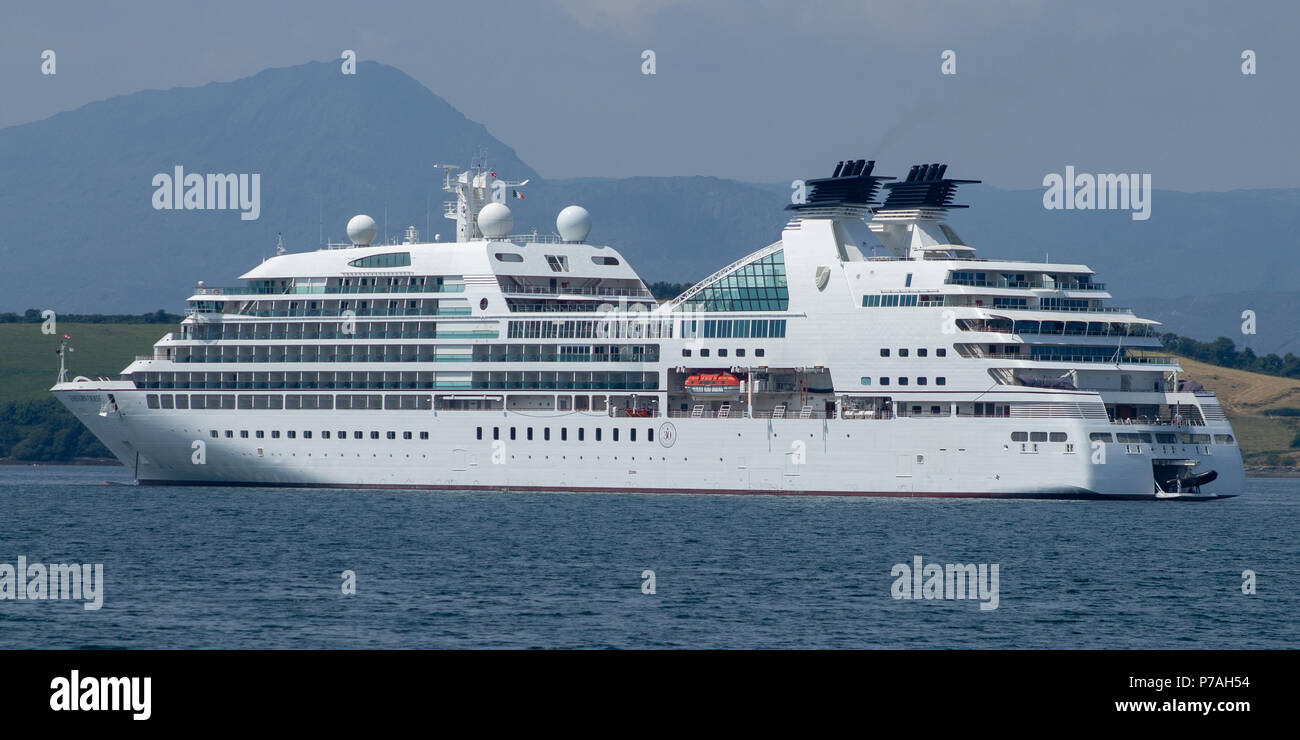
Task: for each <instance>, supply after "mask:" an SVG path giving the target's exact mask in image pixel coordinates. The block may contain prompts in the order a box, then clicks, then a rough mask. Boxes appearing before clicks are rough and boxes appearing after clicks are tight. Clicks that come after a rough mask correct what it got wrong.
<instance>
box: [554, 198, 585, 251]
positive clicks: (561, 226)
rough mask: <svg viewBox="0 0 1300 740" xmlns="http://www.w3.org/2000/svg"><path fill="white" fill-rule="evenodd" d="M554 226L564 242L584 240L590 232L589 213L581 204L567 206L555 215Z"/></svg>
mask: <svg viewBox="0 0 1300 740" xmlns="http://www.w3.org/2000/svg"><path fill="white" fill-rule="evenodd" d="M555 228H556V230H557V231H559V232H560V238H561V239H563V240H564V241H566V242H581V241H585V240H586V238H587V235H588V234H590V233H591V214H590V213H587V209H586V208H583V207H582V206H568V207H566V208H565V209H564V210H563V211H560V215H558V216H556V217H555Z"/></svg>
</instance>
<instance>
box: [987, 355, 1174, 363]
mask: <svg viewBox="0 0 1300 740" xmlns="http://www.w3.org/2000/svg"><path fill="white" fill-rule="evenodd" d="M989 357H991V358H993V359H999V360H1029V361H1030V362H1095V363H1101V364H1103V365H1174V364H1176V363H1177V360H1175V359H1174V358H1173V357H1171V356H1168V355H1145V356H1142V357H1137V356H1133V355H1123V356H1120V357H1114V356H1106V355H1069V354H1042V355H1031V356H1028V357H1025V356H1019V355H989Z"/></svg>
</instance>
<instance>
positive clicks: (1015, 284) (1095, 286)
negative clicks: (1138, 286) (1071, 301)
mask: <svg viewBox="0 0 1300 740" xmlns="http://www.w3.org/2000/svg"><path fill="white" fill-rule="evenodd" d="M943 282H944V284H945V285H964V286H969V287H973V288H1021V289H1023V288H1045V289H1047V290H1105V289H1106V284H1105V283H1060V282H1054V283H1049V282H1046V281H1043V280H974V279H966V278H947V279H946V280H944V281H943Z"/></svg>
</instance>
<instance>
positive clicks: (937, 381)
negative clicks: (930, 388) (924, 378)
mask: <svg viewBox="0 0 1300 740" xmlns="http://www.w3.org/2000/svg"><path fill="white" fill-rule="evenodd" d="M934 384H935V385H948V379H947V378H945V377H942V376H941V377H938V378H935V379H934Z"/></svg>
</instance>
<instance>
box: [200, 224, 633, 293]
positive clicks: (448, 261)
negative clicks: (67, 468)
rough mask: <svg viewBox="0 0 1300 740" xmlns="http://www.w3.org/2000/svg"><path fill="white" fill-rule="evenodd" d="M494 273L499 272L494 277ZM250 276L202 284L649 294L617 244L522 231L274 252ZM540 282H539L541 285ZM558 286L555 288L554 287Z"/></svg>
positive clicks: (257, 288)
mask: <svg viewBox="0 0 1300 740" xmlns="http://www.w3.org/2000/svg"><path fill="white" fill-rule="evenodd" d="M494 278H495V279H494ZM240 279H241V280H246V281H248V283H247V284H246V285H242V286H234V287H206V286H201V287H199V288H198V289H196V291H195V293H194V295H193V296H191V299H190V300H211V299H212V297H213V296H268V297H269V296H277V295H321V294H354V293H377V294H387V293H392V294H405V293H456V292H464V291H465V286H466V283H467V282H477V283H480V284H489V285H494V284H497V283H498V281H500V287H501V289H502V290H503V292H518V293H544V292H548V291H551V292H557V291H560V288H559V287H558V285H559V283H557V285H556V286H552V285H551V280H552V279H558V280H559V282H560V283H563V284H564V290H563V292H565V293H572V294H574V295H597V296H606V295H608V296H619V295H630V296H648V295H649V293H648V291H645V289H644V286H643V284H642V283H641V280H640V277H639V276H638V275H637V274H636V271H635V270H633V269H632V267H631V266H630V265H628V264H627V261H626V260H625V259H624V258H623V257H622V255H620V254H619V253H618V251H617V250H615V249H613V248H612V247H607V246H606V247H597V246H592V245H589V244H581V243H576V244H575V243H565V242H561V241H559V239H558V237H555V238H548V237H545V236H538V235H522V236H517V237H509V238H502V239H480V240H476V241H472V242H426V243H410V244H384V245H368V246H359V247H349V248H345V249H334V248H327V249H319V250H315V251H312V252H298V253H292V254H282V255H277V256H275V257H270V258H268V259H266V260H265V261H264V262H262V263H261V264H260V265H258V266H257V267H255V268H253V269H252V270H249V271H248V272H246V273H244V274H243V275H241V276H240ZM534 283H538V284H536V285H535V284H534ZM552 289H554V290H552Z"/></svg>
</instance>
